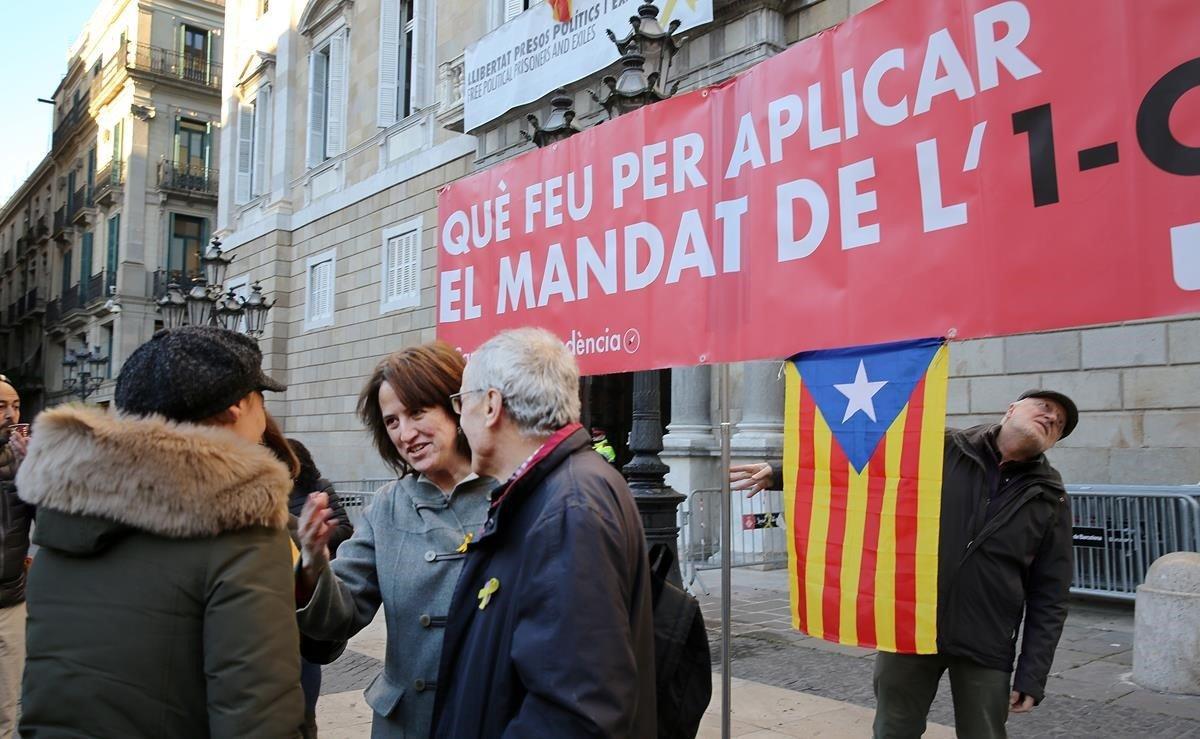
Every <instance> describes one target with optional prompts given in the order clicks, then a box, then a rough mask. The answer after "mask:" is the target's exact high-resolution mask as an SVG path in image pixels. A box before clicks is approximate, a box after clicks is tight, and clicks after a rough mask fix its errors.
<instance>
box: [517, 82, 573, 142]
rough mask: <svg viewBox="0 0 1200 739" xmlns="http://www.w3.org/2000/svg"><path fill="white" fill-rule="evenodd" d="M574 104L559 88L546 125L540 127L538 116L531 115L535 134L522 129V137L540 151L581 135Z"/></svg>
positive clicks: (530, 119)
mask: <svg viewBox="0 0 1200 739" xmlns="http://www.w3.org/2000/svg"><path fill="white" fill-rule="evenodd" d="M574 104H575V101H574V99H573V98H572V97H571V96H570V95H568V94H567V91H566V90H564V89H562V88H561V87H560V88H558V89H557V90H555V91H554V97H552V98H550V115H549V116H547V118H546V125H545V126H541V125H539V124H538V119H537V116H535V115H530V116H528V120H529V123H530V124H531V125H532V126H533V134H532V135H530V134H529V133H526V131H525V129H521V135H522V136H523V137H524V138H525V140H526V141H532V142H533V143H534V144H535V145H536V146H537V147H538V148H539V149H540V148H542V147H545V146H549V145H551V144H557V143H558V142H559V141H563V140H565V139H568V138H570V137H572V136H574V135H575V134H577V133H580V132H581V131H582V130H583V129H582V128H580V127H579V126H578V125H577V124H576V123H575V109H574Z"/></svg>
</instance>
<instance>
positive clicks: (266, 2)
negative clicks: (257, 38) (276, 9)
mask: <svg viewBox="0 0 1200 739" xmlns="http://www.w3.org/2000/svg"><path fill="white" fill-rule="evenodd" d="M270 9H271V0H258V17H259V18H261V17H263V16H264V15H266V14H267V11H269V10H270Z"/></svg>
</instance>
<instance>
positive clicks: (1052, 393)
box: [1017, 390, 1079, 439]
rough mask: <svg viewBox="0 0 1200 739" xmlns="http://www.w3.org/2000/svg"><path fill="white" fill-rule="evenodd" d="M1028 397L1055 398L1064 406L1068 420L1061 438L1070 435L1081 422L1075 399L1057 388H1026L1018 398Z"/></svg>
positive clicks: (1056, 401) (1055, 400) (1054, 399)
mask: <svg viewBox="0 0 1200 739" xmlns="http://www.w3.org/2000/svg"><path fill="white" fill-rule="evenodd" d="M1026 398H1046V399H1047V400H1053V401H1054V402H1055V403H1058V404H1059V405H1061V406H1062V407H1063V410H1064V411H1066V414H1067V417H1066V419H1065V421H1066V422H1065V423H1064V424H1063V432H1062V436H1060V437H1058V438H1060V439H1065V438H1067V437H1068V436H1070V435H1071V432H1072V431H1074V430H1075V425H1076V424H1078V423H1079V409H1078V408H1076V407H1075V401H1073V400H1071V399H1070V398H1068V397H1067V396H1066V395H1063V394H1062V393H1060V392H1058V391H1056V390H1026V391H1025V392H1023V393H1021V397H1019V398H1017V400H1025V399H1026Z"/></svg>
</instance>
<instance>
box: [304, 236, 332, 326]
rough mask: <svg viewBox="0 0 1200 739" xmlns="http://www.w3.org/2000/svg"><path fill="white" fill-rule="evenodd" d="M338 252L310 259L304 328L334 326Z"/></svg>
mask: <svg viewBox="0 0 1200 739" xmlns="http://www.w3.org/2000/svg"><path fill="white" fill-rule="evenodd" d="M336 261H337V252H336V251H335V250H334V249H330V250H329V251H326V252H322V253H321V254H318V255H316V256H313V257H309V258H308V266H307V278H306V279H305V284H304V293H305V295H304V305H305V308H304V328H305V329H312V328H319V327H321V326H332V325H333V311H334V306H333V283H334V279H335V272H334V267H335V264H336Z"/></svg>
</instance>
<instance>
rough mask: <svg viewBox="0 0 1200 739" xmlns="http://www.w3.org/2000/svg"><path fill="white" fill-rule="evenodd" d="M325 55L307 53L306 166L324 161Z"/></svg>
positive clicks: (315, 52) (316, 52)
mask: <svg viewBox="0 0 1200 739" xmlns="http://www.w3.org/2000/svg"><path fill="white" fill-rule="evenodd" d="M326 64H327V62H326V59H325V55H324V54H322V53H321V52H319V51H314V52H312V53H311V54H309V55H308V166H309V167H315V166H317V165H318V164H320V163H321V162H323V161H325V80H326V75H327V74H328V70H327V69H326Z"/></svg>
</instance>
